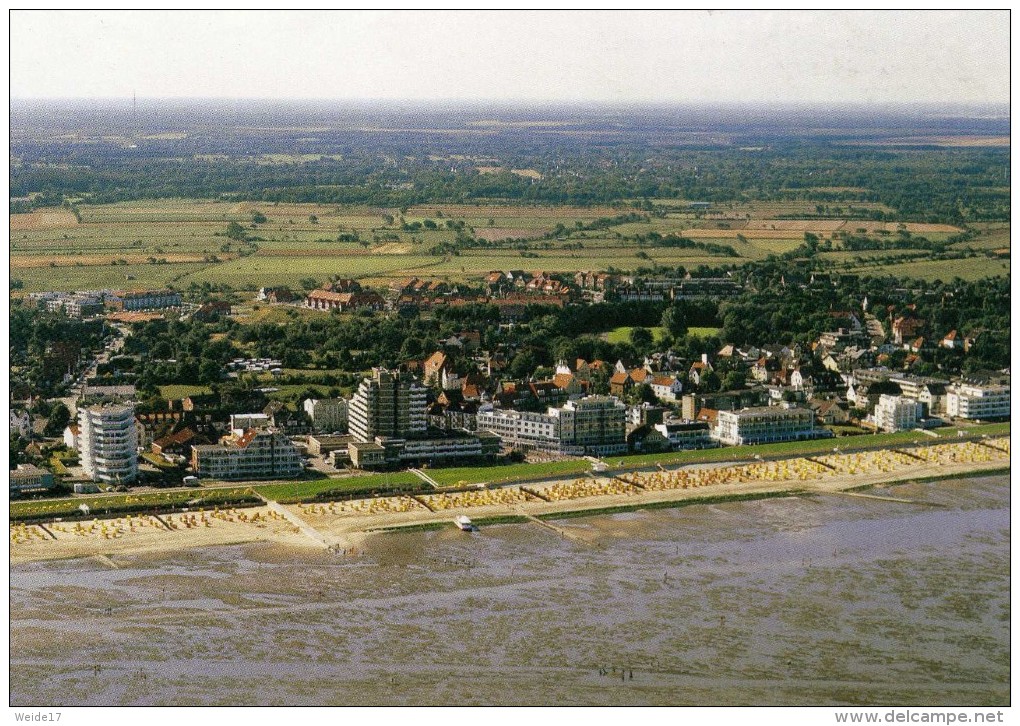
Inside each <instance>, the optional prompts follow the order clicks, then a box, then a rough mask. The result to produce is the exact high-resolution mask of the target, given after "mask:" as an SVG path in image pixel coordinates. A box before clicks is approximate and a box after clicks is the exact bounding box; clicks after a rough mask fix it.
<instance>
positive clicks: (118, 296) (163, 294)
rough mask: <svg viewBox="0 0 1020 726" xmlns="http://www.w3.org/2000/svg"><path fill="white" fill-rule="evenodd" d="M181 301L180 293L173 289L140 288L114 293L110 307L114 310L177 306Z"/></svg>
mask: <svg viewBox="0 0 1020 726" xmlns="http://www.w3.org/2000/svg"><path fill="white" fill-rule="evenodd" d="M181 302H182V301H181V294H180V293H179V292H174V291H173V290H140V291H130V292H116V293H114V294H113V299H112V300H111V307H113V309H114V310H152V309H157V308H179V307H180V306H181Z"/></svg>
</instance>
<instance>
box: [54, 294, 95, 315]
mask: <svg viewBox="0 0 1020 726" xmlns="http://www.w3.org/2000/svg"><path fill="white" fill-rule="evenodd" d="M46 309H47V310H49V311H51V312H62V313H64V315H66V316H67V317H69V318H78V319H82V318H89V317H92V316H93V315H99V314H100V313H102V312H103V301H102V299H101V298H99V297H97V296H95V295H92V294H90V293H81V292H76V293H71V294H70V295H65V296H61V297H58V298H54V299H52V300H48V301H47V302H46Z"/></svg>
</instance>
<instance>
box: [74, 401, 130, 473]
mask: <svg viewBox="0 0 1020 726" xmlns="http://www.w3.org/2000/svg"><path fill="white" fill-rule="evenodd" d="M78 426H79V428H80V429H81V433H80V438H79V441H80V442H81V465H82V468H83V469H85V473H86V474H88V475H89V476H90V477H92V480H93V481H104V482H110V483H111V484H127V483H128V482H132V481H134V480H135V479H137V478H138V431H137V430H136V429H135V409H134V407H133V406H124V405H105V406H91V407H89V408H83V409H81V410H80V411H79V412H78Z"/></svg>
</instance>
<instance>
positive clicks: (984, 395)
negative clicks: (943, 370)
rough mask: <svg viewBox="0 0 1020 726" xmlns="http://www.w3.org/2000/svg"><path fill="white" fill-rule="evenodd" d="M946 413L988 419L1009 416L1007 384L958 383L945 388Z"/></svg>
mask: <svg viewBox="0 0 1020 726" xmlns="http://www.w3.org/2000/svg"><path fill="white" fill-rule="evenodd" d="M946 413H947V414H948V415H949V416H952V417H954V418H969V419H989V418H1005V417H1008V416H1009V384H999V385H977V384H973V383H959V384H957V385H955V386H950V387H949V388H947V389H946Z"/></svg>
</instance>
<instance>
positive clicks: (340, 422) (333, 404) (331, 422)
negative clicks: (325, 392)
mask: <svg viewBox="0 0 1020 726" xmlns="http://www.w3.org/2000/svg"><path fill="white" fill-rule="evenodd" d="M302 407H303V408H304V411H305V413H306V414H308V418H309V419H311V422H312V428H313V429H314V430H316V431H323V432H333V431H346V430H347V401H346V400H345V399H343V398H309V399H306V400H305V402H304V403H303V404H302Z"/></svg>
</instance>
